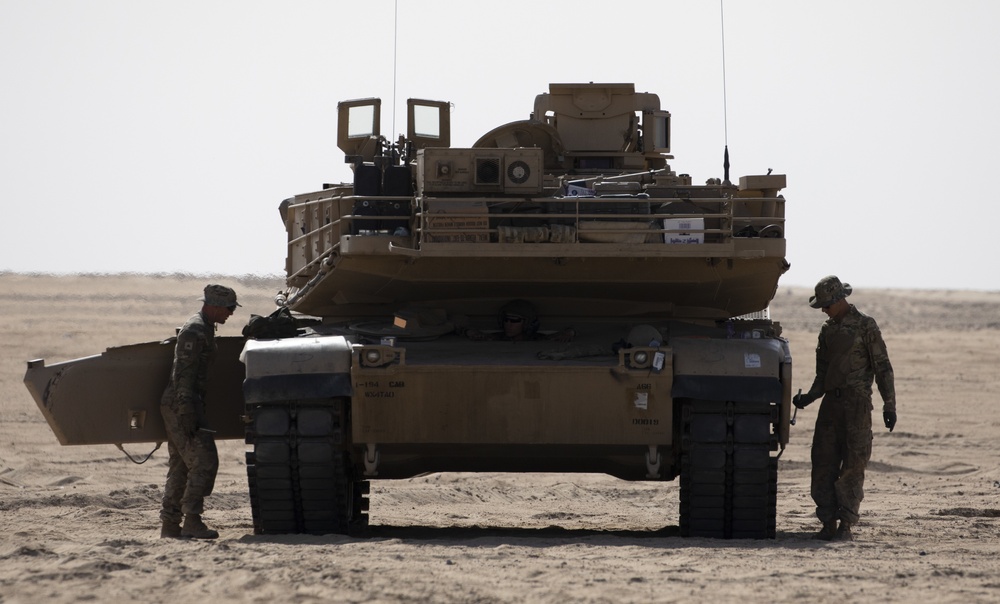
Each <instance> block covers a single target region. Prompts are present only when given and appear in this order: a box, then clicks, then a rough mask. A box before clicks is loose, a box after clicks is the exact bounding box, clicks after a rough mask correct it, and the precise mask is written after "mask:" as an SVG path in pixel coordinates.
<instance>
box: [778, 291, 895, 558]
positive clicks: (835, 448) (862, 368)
mask: <svg viewBox="0 0 1000 604" xmlns="http://www.w3.org/2000/svg"><path fill="white" fill-rule="evenodd" d="M852 291H853V290H852V288H851V286H850V285H848V284H846V283H841V281H840V279H838V278H837V277H835V276H832V275H831V276H829V277H824V278H822V279H820V281H819V283H817V284H816V295H814V296H812V297H811V298H809V306H811V307H813V308H820V309H822V310H823V312H825V313H826V314H827V315H828V316H829V317H830V319H829V320H828V321H827V322H826V323H825V324H824V325H823V327H822V329H820V332H819V344H818V345H817V346H816V379H815V380H814V381H813V384H812V386H811V387H810V388H809V392H807V393H805V394H798V395H796V396H795V397H794V398H793V399H792V402H793V403H794V404H795V406H796V407H798V408H799V409H802V408H804V407H805V406H806V405H809V404H810V403H812V402H813V401H815V400H816V399H819V398H822V399H823V402H822V403H821V404H820V408H819V414H818V416H817V417H816V431H815V434H814V436H813V445H812V466H813V467H812V497H813V500H814V501H815V502H816V516H817V517H818V518H819V519H820V521H821V522H822V523H823V528H822V530H820V531H819V533H817V534H816V538H817V539H823V540H826V541H830V540H844V541H850V540H851V539H853V536H852V534H851V526H853V525H854V524H856V523H857V522H858V519H859V518H860V516H859V510H860V507H861V500H862V499H863V498H864V482H865V468H866V467H867V465H868V460H869V459H871V452H872V416H871V412H872V409H873V407H872V382H875V383H876V384H877V385H878V390H879V394H880V395H881V396H882V402H883V405H882V419H883V421H884V423H885V427H886V428H888V429H889V431H890V432H892V429H893V428H894V427H895V426H896V391H895V387H894V385H893V375H892V365H891V364H890V363H889V354H888V352H887V351H886V348H885V342H883V341H882V332H881V331H879V328H878V325H877V324H876V323H875V319H873V318H871V317H869V316H867V315H865V314H863V313H862V312H861V311H859V310H858V309H857V308H855V307H854V305H853V304H850V303H849V302H848V301H847V297H848V296H850V295H851V292H852ZM838 520H839V521H840V524H839V526H838V524H837V522H838Z"/></svg>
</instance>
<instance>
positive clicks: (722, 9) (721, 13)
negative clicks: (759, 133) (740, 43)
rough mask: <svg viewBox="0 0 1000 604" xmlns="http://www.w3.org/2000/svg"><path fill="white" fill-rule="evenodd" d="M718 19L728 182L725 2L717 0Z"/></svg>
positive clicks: (726, 179) (724, 162)
mask: <svg viewBox="0 0 1000 604" xmlns="http://www.w3.org/2000/svg"><path fill="white" fill-rule="evenodd" d="M719 21H720V23H721V27H722V129H723V133H724V136H725V153H723V159H722V171H723V174H722V184H724V185H731V184H733V183H731V182H729V102H728V100H727V99H726V2H725V0H719Z"/></svg>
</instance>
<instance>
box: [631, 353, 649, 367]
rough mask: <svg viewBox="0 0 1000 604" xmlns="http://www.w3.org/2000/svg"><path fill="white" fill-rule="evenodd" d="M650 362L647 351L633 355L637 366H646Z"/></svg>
mask: <svg viewBox="0 0 1000 604" xmlns="http://www.w3.org/2000/svg"><path fill="white" fill-rule="evenodd" d="M648 360H649V353H648V352H646V351H645V350H640V351H639V352H637V353H635V354H633V355H632V361H633V362H634V363H635V364H636V365H645V364H646V361H648Z"/></svg>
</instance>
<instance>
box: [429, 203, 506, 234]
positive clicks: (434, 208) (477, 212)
mask: <svg viewBox="0 0 1000 604" xmlns="http://www.w3.org/2000/svg"><path fill="white" fill-rule="evenodd" d="M426 212H427V216H426V222H425V229H426V231H425V239H424V240H425V241H432V242H436V243H437V242H440V243H486V242H488V241H489V240H490V234H489V233H488V232H487V229H489V228H490V217H489V210H488V209H487V207H486V202H485V201H468V200H459V201H452V200H449V199H432V200H428V201H427V208H426ZM477 231H481V232H477Z"/></svg>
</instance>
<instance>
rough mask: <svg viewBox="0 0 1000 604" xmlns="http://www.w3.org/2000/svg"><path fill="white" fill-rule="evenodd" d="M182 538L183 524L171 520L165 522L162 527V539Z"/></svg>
mask: <svg viewBox="0 0 1000 604" xmlns="http://www.w3.org/2000/svg"><path fill="white" fill-rule="evenodd" d="M183 538H184V537H182V536H181V524H180V523H179V522H171V521H170V520H164V521H163V526H162V527H160V539H183Z"/></svg>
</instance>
